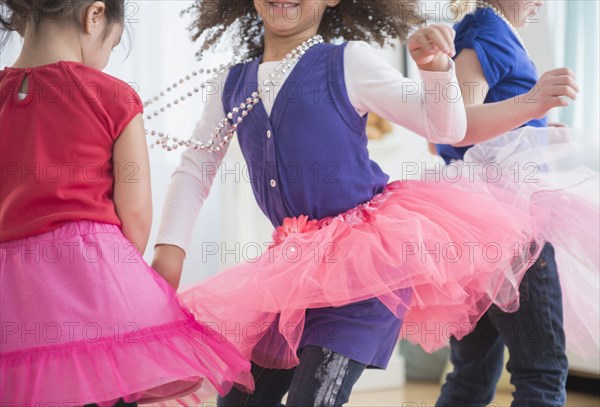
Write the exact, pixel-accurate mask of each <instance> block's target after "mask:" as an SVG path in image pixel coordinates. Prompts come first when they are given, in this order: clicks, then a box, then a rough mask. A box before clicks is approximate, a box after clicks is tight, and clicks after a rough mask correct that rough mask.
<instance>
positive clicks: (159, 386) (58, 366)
mask: <svg viewBox="0 0 600 407" xmlns="http://www.w3.org/2000/svg"><path fill="white" fill-rule="evenodd" d="M0 256H1V257H0V305H1V308H0V309H1V315H0V322H1V324H2V342H1V344H0V345H1V348H0V400H2V402H3V403H7V405H13V404H12V403H14V405H19V406H20V405H26V406H32V405H61V406H62V405H83V404H89V403H98V404H100V405H112V404H114V403H115V402H116V400H118V399H119V398H124V399H125V401H128V402H132V401H137V402H140V403H146V402H160V401H163V400H169V399H174V398H179V400H178V403H177V405H196V404H198V403H199V402H200V399H199V395H200V394H201V392H203V391H205V390H206V389H213V391H214V390H216V391H218V392H220V393H221V394H223V393H226V392H227V391H228V390H229V389H230V388H231V386H232V385H233V383H239V384H240V385H242V386H245V387H248V388H251V387H252V378H251V376H250V374H249V364H248V362H247V361H245V360H244V359H243V358H242V357H241V356H240V354H239V353H238V352H237V351H236V350H235V348H234V347H233V346H232V345H231V344H229V343H228V342H227V341H226V340H225V339H224V338H223V337H222V336H221V335H220V334H218V333H217V332H215V331H213V330H211V329H209V328H208V327H207V326H205V325H203V324H201V323H199V322H197V321H196V320H195V318H194V316H193V315H192V314H191V313H190V312H189V310H188V309H187V308H186V307H185V305H184V304H183V303H182V302H181V300H180V299H179V297H178V296H177V294H176V293H175V290H173V289H172V288H171V287H170V286H169V285H168V284H167V283H166V282H165V281H164V280H163V279H162V278H161V277H160V276H158V274H156V272H155V271H154V270H152V269H151V268H150V267H149V266H148V265H147V264H146V263H145V262H144V260H143V259H142V257H141V256H140V254H139V253H138V252H137V251H136V250H135V249H134V248H133V247H132V245H131V243H130V242H129V241H128V240H127V239H125V237H124V236H123V235H122V233H121V231H120V230H119V228H118V227H117V226H114V225H107V224H101V223H96V222H90V221H80V222H71V223H67V224H65V225H64V226H62V227H60V228H58V229H56V230H54V231H51V232H48V233H44V234H42V235H38V236H35V237H31V238H27V239H22V240H18V241H11V242H5V243H2V244H0Z"/></svg>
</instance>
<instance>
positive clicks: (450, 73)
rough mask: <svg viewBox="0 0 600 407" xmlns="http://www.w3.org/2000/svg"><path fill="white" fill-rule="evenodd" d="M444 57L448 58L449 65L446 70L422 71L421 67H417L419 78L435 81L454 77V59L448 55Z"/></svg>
mask: <svg viewBox="0 0 600 407" xmlns="http://www.w3.org/2000/svg"><path fill="white" fill-rule="evenodd" d="M446 58H448V63H449V65H450V67H449V68H448V70H447V71H424V70H422V69H419V76H420V77H421V79H422V80H423V81H425V82H435V81H444V80H445V81H448V79H449V78H452V79H455V78H456V69H455V65H454V60H453V59H452V58H450V57H449V56H446Z"/></svg>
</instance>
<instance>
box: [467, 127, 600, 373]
mask: <svg viewBox="0 0 600 407" xmlns="http://www.w3.org/2000/svg"><path fill="white" fill-rule="evenodd" d="M599 133H600V132H599V131H598V129H572V128H554V127H548V128H534V127H525V128H523V129H519V130H516V131H513V132H510V133H507V134H505V135H503V136H501V137H498V138H496V139H494V140H490V141H488V142H486V143H482V144H479V145H477V146H475V147H473V148H471V149H469V150H468V151H467V154H466V155H465V162H468V163H479V164H481V165H480V166H479V168H483V165H488V168H493V169H494V174H487V177H492V176H493V179H494V183H495V184H497V185H498V186H499V187H501V188H502V189H503V190H506V191H510V192H512V193H513V194H514V195H515V196H517V197H518V199H520V200H524V201H530V202H532V203H533V204H534V205H535V207H536V208H537V209H538V214H539V216H538V217H537V218H538V226H539V231H540V234H541V236H542V237H543V238H544V239H545V240H547V241H549V242H551V243H552V245H553V246H554V249H555V257H556V263H557V267H558V274H559V277H560V283H561V287H562V297H563V312H564V329H565V335H566V341H567V349H568V350H569V351H572V352H573V353H575V354H577V355H579V356H580V357H582V358H584V359H585V360H588V361H590V360H595V361H596V363H598V355H600V346H599V343H600V338H599V336H598V333H599V332H600V301H599V295H600V294H599V293H600V209H599V208H600V204H599V200H600V181H599V178H600V177H599V173H598V169H599V158H600V157H599V156H600V146H599V140H600V137H599V136H600V134H599ZM490 164H491V165H490ZM461 165H462V164H461ZM479 175H482V174H481V173H479ZM485 177H486V176H485V175H484V176H483V178H485Z"/></svg>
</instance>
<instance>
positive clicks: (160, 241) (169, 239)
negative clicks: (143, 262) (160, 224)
mask: <svg viewBox="0 0 600 407" xmlns="http://www.w3.org/2000/svg"><path fill="white" fill-rule="evenodd" d="M189 244H190V243H189V242H186V241H184V240H183V239H181V238H180V237H177V236H173V235H169V234H167V233H160V234H159V235H158V236H157V238H156V243H155V244H154V247H156V246H159V245H171V246H177V247H179V248H180V249H181V250H183V251H184V253H185V254H186V255H187V249H188V246H189Z"/></svg>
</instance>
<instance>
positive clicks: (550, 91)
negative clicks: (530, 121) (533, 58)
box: [523, 68, 579, 118]
mask: <svg viewBox="0 0 600 407" xmlns="http://www.w3.org/2000/svg"><path fill="white" fill-rule="evenodd" d="M578 92H579V87H578V86H577V82H576V80H575V75H574V74H573V72H572V71H571V70H570V69H569V68H558V69H553V70H551V71H548V72H545V73H544V74H543V75H542V76H541V77H540V79H539V81H538V83H537V84H536V85H535V86H534V87H533V89H531V90H530V91H529V92H527V93H526V94H525V98H524V99H523V103H524V104H525V106H527V108H528V109H530V111H531V116H532V117H534V118H541V117H544V116H545V115H546V113H548V111H549V110H550V109H552V108H554V107H564V106H568V105H569V103H571V100H575V99H577V93H578Z"/></svg>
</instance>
